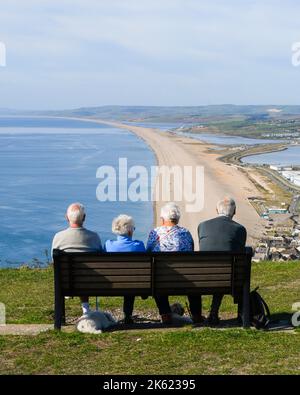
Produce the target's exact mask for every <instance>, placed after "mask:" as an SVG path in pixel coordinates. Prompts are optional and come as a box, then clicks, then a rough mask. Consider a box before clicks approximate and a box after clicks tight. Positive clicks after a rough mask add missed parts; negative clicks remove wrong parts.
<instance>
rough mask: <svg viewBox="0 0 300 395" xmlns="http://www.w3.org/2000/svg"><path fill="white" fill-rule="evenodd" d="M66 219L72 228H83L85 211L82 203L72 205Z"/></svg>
mask: <svg viewBox="0 0 300 395" xmlns="http://www.w3.org/2000/svg"><path fill="white" fill-rule="evenodd" d="M66 219H67V221H68V222H69V224H70V226H71V227H81V226H82V224H83V222H84V220H85V210H84V206H83V205H82V204H81V203H72V204H70V206H69V207H68V209H67V213H66Z"/></svg>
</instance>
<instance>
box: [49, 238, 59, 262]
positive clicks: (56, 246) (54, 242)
mask: <svg viewBox="0 0 300 395" xmlns="http://www.w3.org/2000/svg"><path fill="white" fill-rule="evenodd" d="M57 248H58V240H57V234H56V235H55V236H54V237H53V240H52V246H51V257H52V260H53V250H55V249H57Z"/></svg>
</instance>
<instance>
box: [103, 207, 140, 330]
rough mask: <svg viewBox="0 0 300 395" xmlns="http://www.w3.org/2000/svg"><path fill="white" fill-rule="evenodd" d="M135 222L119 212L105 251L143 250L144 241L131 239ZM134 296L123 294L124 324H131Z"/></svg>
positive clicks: (113, 223)
mask: <svg viewBox="0 0 300 395" xmlns="http://www.w3.org/2000/svg"><path fill="white" fill-rule="evenodd" d="M134 231H135V224H134V220H133V218H132V217H130V216H129V215H126V214H121V215H119V216H118V217H117V218H115V219H114V220H113V222H112V232H113V233H115V234H116V235H117V239H116V240H107V241H106V243H105V251H107V252H144V251H146V250H145V246H144V243H143V242H142V241H140V240H133V238H132V236H133V232H134ZM134 299H135V296H134V295H133V296H131V295H127V296H124V303H123V312H124V322H125V324H133V323H134V321H133V318H132V312H133V306H134Z"/></svg>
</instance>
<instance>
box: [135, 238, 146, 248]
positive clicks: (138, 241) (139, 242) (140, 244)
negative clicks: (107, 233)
mask: <svg viewBox="0 0 300 395" xmlns="http://www.w3.org/2000/svg"><path fill="white" fill-rule="evenodd" d="M132 241H133V243H134V244H135V245H136V246H137V247H142V248H145V244H144V242H143V241H142V240H132Z"/></svg>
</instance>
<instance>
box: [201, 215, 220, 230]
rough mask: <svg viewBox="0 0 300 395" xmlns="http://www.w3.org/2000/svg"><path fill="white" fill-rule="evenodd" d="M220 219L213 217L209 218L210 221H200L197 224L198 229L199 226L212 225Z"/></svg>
mask: <svg viewBox="0 0 300 395" xmlns="http://www.w3.org/2000/svg"><path fill="white" fill-rule="evenodd" d="M220 218H221V217H214V218H210V219H207V220H205V221H202V222H200V224H199V228H200V227H201V226H207V225H212V224H214V223H215V222H218V221H220Z"/></svg>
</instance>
